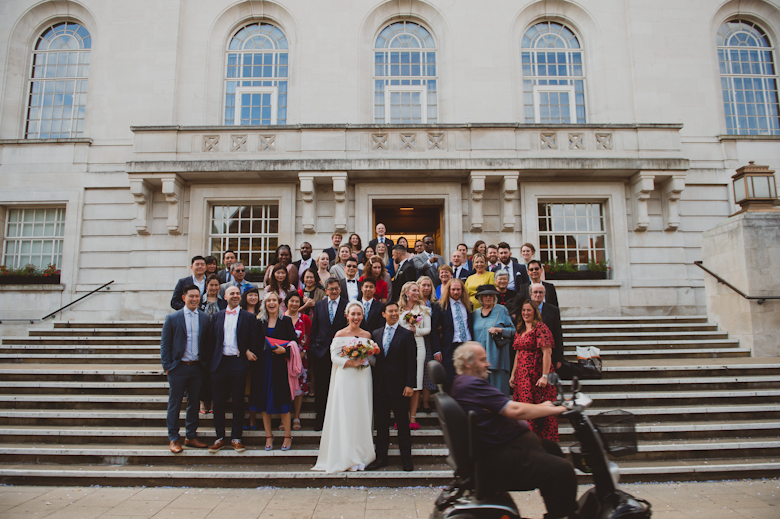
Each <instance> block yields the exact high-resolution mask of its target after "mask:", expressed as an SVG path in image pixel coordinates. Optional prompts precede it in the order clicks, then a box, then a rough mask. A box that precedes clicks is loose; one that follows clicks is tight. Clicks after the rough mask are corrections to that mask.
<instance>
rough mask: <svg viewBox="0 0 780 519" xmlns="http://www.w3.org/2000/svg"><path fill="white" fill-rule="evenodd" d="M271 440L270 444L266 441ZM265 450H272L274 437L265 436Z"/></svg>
mask: <svg viewBox="0 0 780 519" xmlns="http://www.w3.org/2000/svg"><path fill="white" fill-rule="evenodd" d="M269 440H270V441H271V445H268V441H269ZM265 450H267V451H272V450H274V437H273V436H267V437H266V438H265Z"/></svg>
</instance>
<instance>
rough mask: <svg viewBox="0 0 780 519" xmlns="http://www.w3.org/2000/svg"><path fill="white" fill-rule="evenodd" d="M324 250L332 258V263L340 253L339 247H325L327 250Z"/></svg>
mask: <svg viewBox="0 0 780 519" xmlns="http://www.w3.org/2000/svg"><path fill="white" fill-rule="evenodd" d="M339 247H341V245H339ZM322 252H324V253H325V254H327V255H328V259H330V262H331V263H333V260H335V259H336V256H337V255H338V253H339V251H338V247H328V248H327V249H325V250H324V251H322ZM332 266H333V265H331V267H332ZM328 268H330V267H328Z"/></svg>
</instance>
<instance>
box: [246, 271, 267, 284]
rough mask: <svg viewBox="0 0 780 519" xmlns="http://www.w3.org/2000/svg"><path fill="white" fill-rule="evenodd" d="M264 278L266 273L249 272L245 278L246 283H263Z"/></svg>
mask: <svg viewBox="0 0 780 519" xmlns="http://www.w3.org/2000/svg"><path fill="white" fill-rule="evenodd" d="M263 277H265V272H263V273H262V274H259V273H258V274H255V273H252V272H247V274H246V276H244V281H249V282H250V283H262V282H263Z"/></svg>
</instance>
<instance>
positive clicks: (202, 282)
mask: <svg viewBox="0 0 780 519" xmlns="http://www.w3.org/2000/svg"><path fill="white" fill-rule="evenodd" d="M192 284H193V285H195V286H197V287H198V290H200V293H201V294H205V293H206V276H203V279H201V280H200V282H198V280H197V279H196V278H195V274H193V275H192Z"/></svg>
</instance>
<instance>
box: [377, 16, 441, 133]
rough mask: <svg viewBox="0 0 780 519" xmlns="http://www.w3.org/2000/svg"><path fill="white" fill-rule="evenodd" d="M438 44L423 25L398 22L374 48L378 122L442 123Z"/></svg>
mask: <svg viewBox="0 0 780 519" xmlns="http://www.w3.org/2000/svg"><path fill="white" fill-rule="evenodd" d="M436 87H437V76H436V42H435V41H434V40H433V36H432V35H431V33H430V32H429V31H428V30H427V29H425V27H423V26H422V25H419V24H416V23H413V22H394V23H391V24H390V25H388V26H387V27H385V28H384V29H382V32H380V33H379V36H377V38H376V44H375V45H374V122H375V123H379V124H381V123H393V124H415V123H418V124H421V123H435V122H437V121H438V102H437V96H436V92H437V88H436Z"/></svg>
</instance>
